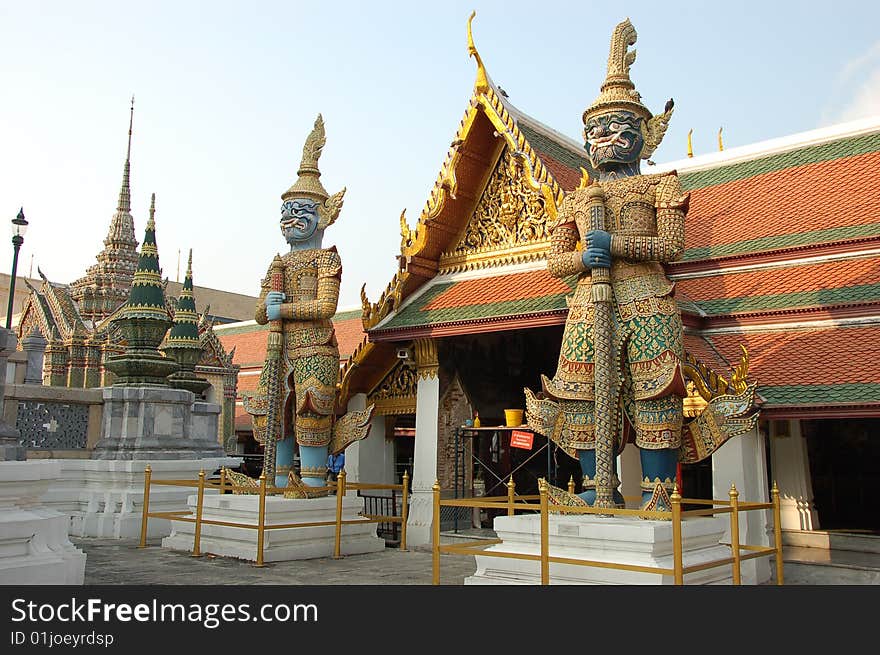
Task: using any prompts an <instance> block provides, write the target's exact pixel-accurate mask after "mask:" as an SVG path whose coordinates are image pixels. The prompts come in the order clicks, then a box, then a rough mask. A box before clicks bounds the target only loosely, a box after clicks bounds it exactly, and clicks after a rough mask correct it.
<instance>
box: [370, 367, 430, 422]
mask: <svg viewBox="0 0 880 655" xmlns="http://www.w3.org/2000/svg"><path fill="white" fill-rule="evenodd" d="M417 390H418V371H417V368H416V364H415V363H414V362H413V361H412V360H409V359H405V360H398V361H397V362H396V363H395V364H394V366H392V367H391V369H390V370H389V371H388V373H386V374H385V377H383V378H382V381H381V382H380V383H379V384H377V385H376V386H375V387H374V388H373V390H372V391H370V393H369V394H367V398H368V400H367V403H368V404H370V403H371V404H374V405H375V406H376V413H377V414H379V415H392V414H415V412H416V394H417Z"/></svg>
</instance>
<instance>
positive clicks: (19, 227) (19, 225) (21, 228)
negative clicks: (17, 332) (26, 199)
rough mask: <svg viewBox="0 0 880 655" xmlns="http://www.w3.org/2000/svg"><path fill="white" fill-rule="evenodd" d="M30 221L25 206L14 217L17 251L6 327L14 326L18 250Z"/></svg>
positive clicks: (13, 257) (13, 264)
mask: <svg viewBox="0 0 880 655" xmlns="http://www.w3.org/2000/svg"><path fill="white" fill-rule="evenodd" d="M27 226H28V222H27V221H26V220H25V218H24V207H22V208H21V209H19V210H18V216H16V217H15V218H13V219H12V247H13V248H15V252H14V253H13V255H12V277H11V278H10V280H9V306H8V307H7V309H6V329H7V330H9V329H11V328H12V305H13V303H14V302H15V274H16V271H17V270H18V251H19V250H21V244H23V243H24V233H25V232H26V231H27Z"/></svg>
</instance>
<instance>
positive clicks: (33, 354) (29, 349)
mask: <svg viewBox="0 0 880 655" xmlns="http://www.w3.org/2000/svg"><path fill="white" fill-rule="evenodd" d="M47 343H48V342H47V341H46V339H44V338H43V335H42V334H40V332H39V331H38V330H37V329H36V328H35V329H34V330H33V332H31V333H30V334H29V335H28V336H26V337H25V338H24V339H22V340H21V349H22V350H24V352H25V355H26V356H27V368H25V372H24V383H25V384H43V358H44V357H45V355H46V344H47Z"/></svg>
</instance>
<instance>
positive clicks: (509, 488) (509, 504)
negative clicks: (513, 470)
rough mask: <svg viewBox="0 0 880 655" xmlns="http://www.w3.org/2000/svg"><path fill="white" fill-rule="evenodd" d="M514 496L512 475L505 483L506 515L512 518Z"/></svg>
mask: <svg viewBox="0 0 880 655" xmlns="http://www.w3.org/2000/svg"><path fill="white" fill-rule="evenodd" d="M514 495H516V482H514V481H513V475H511V476H510V480H508V481H507V515H508V516H513V497H514Z"/></svg>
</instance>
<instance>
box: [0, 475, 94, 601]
mask: <svg viewBox="0 0 880 655" xmlns="http://www.w3.org/2000/svg"><path fill="white" fill-rule="evenodd" d="M60 473H61V467H60V465H59V464H58V463H56V462H51V461H47V460H33V461H29V462H27V461H26V462H0V585H38V584H53V585H59V584H69V585H81V584H82V583H83V575H84V573H85V567H86V555H85V553H84V552H82V551H81V550H79V549H78V548H76V547H75V546H74V545H73V544H72V543H70V540H69V539H68V537H67V523H68V517H67V516H65V515H64V514H61V513H59V512H57V511H55V510H54V509H51V508H49V507H47V506H46V505H45V504H43V503H42V502H41V501H40V497H41V496H42V495H43V494H44V493H45V491H46V489H47V488H48V487H49V484H50V483H51V482H52V481H53V480H55V479H57V478H58V476H59V475H60Z"/></svg>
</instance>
